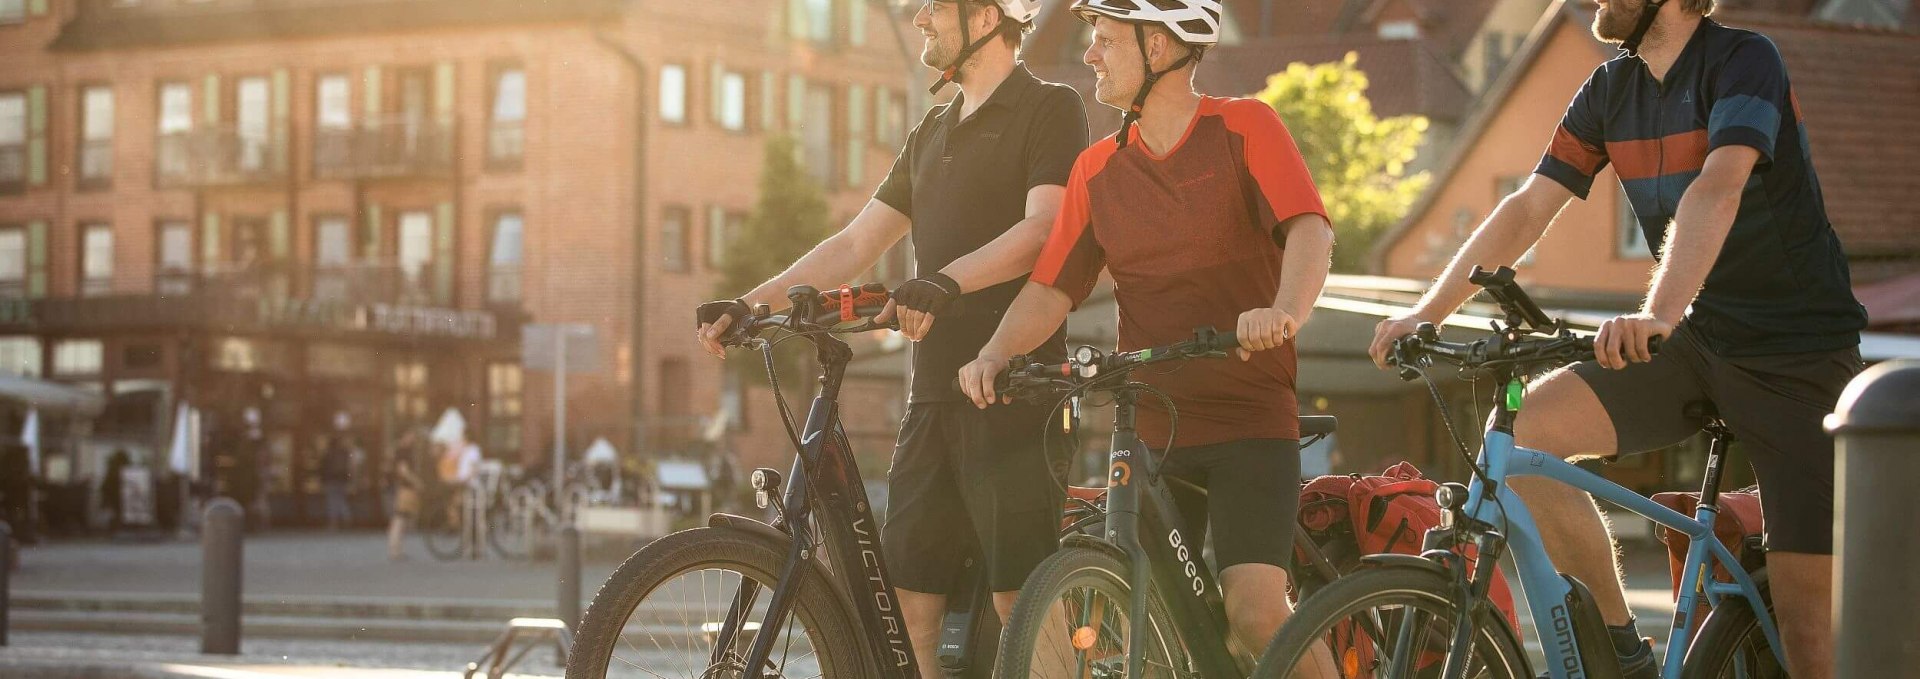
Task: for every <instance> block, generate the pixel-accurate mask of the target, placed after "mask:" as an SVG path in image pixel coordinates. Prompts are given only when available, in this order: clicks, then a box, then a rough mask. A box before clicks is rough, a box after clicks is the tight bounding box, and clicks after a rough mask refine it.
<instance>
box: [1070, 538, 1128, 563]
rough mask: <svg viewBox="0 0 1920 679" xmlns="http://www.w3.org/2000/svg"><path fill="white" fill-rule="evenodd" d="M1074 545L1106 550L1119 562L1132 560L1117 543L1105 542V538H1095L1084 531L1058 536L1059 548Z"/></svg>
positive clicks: (1073, 546)
mask: <svg viewBox="0 0 1920 679" xmlns="http://www.w3.org/2000/svg"><path fill="white" fill-rule="evenodd" d="M1075 547H1078V548H1081V549H1094V550H1099V551H1102V552H1106V553H1107V554H1108V555H1110V556H1112V557H1113V558H1115V559H1118V560H1119V561H1120V563H1132V562H1133V560H1132V559H1131V558H1129V557H1128V556H1127V552H1126V550H1123V549H1120V546H1119V545H1116V544H1113V543H1111V542H1107V541H1106V540H1102V539H1100V538H1096V537H1093V536H1091V535H1087V534H1084V533H1074V534H1071V535H1068V536H1066V537H1063V538H1060V549H1063V550H1064V549H1071V548H1075Z"/></svg>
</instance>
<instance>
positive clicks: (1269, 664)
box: [1252, 567, 1533, 679]
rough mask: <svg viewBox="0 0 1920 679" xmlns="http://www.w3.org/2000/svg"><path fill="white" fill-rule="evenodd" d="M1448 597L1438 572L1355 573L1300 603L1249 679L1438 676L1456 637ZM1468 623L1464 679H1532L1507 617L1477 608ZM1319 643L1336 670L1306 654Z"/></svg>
mask: <svg viewBox="0 0 1920 679" xmlns="http://www.w3.org/2000/svg"><path fill="white" fill-rule="evenodd" d="M1452 598H1453V586H1452V584H1451V583H1449V582H1448V580H1447V578H1446V576H1445V575H1443V574H1441V573H1436V572H1433V571H1429V570H1426V569H1423V568H1413V567H1401V568H1393V567H1382V568H1366V569H1362V570H1359V571H1355V572H1353V573H1351V574H1349V575H1346V576H1343V577H1341V578H1340V579H1338V580H1335V581H1333V583H1332V584H1330V585H1327V586H1326V587H1325V588H1324V589H1321V590H1320V591H1319V592H1317V593H1315V594H1314V595H1313V596H1310V597H1308V598H1307V600H1306V601H1303V602H1301V604H1300V606H1299V607H1298V608H1296V609H1295V610H1294V612H1293V617H1292V618H1290V619H1288V620H1287V623H1286V624H1285V625H1283V626H1281V628H1280V634H1279V635H1277V636H1275V637H1274V639H1273V642H1272V643H1270V644H1268V645H1267V650H1266V653H1264V654H1262V655H1261V656H1260V664H1259V665H1258V666H1257V667H1255V668H1254V671H1253V678H1252V679H1289V678H1292V677H1328V676H1339V677H1341V678H1342V679H1355V678H1356V677H1369V678H1373V679H1386V678H1391V679H1415V678H1417V679H1425V678H1427V677H1438V676H1440V670H1441V668H1442V666H1443V665H1444V662H1445V660H1446V654H1447V650H1448V646H1449V644H1450V640H1451V639H1452V637H1453V632H1454V620H1455V610H1457V609H1456V608H1455V606H1454V603H1453V601H1452ZM1473 619H1474V630H1473V636H1472V637H1471V639H1472V645H1471V646H1470V647H1469V649H1468V650H1469V653H1470V656H1469V657H1468V658H1467V659H1466V668H1467V672H1466V676H1467V677H1468V678H1469V679H1532V677H1533V675H1532V673H1531V672H1529V671H1528V669H1527V660H1526V652H1525V651H1524V650H1523V649H1522V648H1521V646H1520V643H1519V640H1518V639H1517V637H1515V635H1514V633H1513V630H1512V628H1510V627H1508V626H1507V620H1506V618H1505V617H1503V616H1501V615H1500V614H1499V613H1497V612H1495V611H1494V609H1493V607H1491V606H1488V605H1484V604H1482V605H1481V606H1480V607H1479V609H1478V610H1477V611H1475V613H1474V616H1473ZM1317 644H1325V645H1326V647H1327V648H1328V649H1330V650H1331V651H1332V657H1333V658H1334V663H1335V664H1336V665H1337V667H1334V668H1322V667H1317V666H1315V665H1316V663H1315V662H1314V661H1313V660H1312V657H1313V656H1312V655H1310V651H1312V650H1313V649H1314V647H1315V645H1317ZM1327 670H1333V672H1328V671H1327Z"/></svg>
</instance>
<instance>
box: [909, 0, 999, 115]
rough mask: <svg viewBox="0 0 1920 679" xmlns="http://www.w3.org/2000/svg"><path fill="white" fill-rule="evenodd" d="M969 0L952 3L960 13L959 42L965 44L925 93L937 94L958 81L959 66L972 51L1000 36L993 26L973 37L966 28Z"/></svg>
mask: <svg viewBox="0 0 1920 679" xmlns="http://www.w3.org/2000/svg"><path fill="white" fill-rule="evenodd" d="M969 1H970V0H960V2H957V3H954V5H955V11H958V12H959V13H960V42H961V43H962V44H964V45H966V46H965V47H962V48H960V53H959V54H956V55H954V56H953V63H952V64H951V65H948V66H947V67H946V68H945V69H942V70H941V71H940V79H939V80H935V81H933V86H932V87H929V88H927V94H939V93H940V89H941V88H944V87H946V86H947V83H957V82H960V66H961V65H962V64H965V63H967V60H968V59H972V58H973V53H974V52H978V51H980V48H982V47H986V46H987V42H988V41H991V40H993V39H994V38H997V37H1000V30H999V29H998V28H995V29H994V30H991V31H987V34H986V35H985V36H982V37H981V38H980V39H979V40H974V39H973V36H972V31H971V30H969V29H968V28H967V2H969ZM1003 20H1004V17H1003Z"/></svg>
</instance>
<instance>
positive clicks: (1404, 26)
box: [1379, 20, 1420, 40]
mask: <svg viewBox="0 0 1920 679" xmlns="http://www.w3.org/2000/svg"><path fill="white" fill-rule="evenodd" d="M1379 30H1380V39H1381V40H1417V39H1419V38H1420V24H1417V23H1414V22H1412V21H1406V20H1402V21H1388V22H1386V23H1383V24H1380V29H1379Z"/></svg>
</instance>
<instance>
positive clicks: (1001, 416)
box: [880, 402, 1069, 594]
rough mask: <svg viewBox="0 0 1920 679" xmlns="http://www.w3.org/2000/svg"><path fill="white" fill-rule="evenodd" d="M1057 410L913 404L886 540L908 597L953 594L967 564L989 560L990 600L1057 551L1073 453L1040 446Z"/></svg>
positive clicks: (898, 451)
mask: <svg viewBox="0 0 1920 679" xmlns="http://www.w3.org/2000/svg"><path fill="white" fill-rule="evenodd" d="M1052 414H1053V409H1052V408H1050V407H1046V406H1036V405H1028V404H1013V405H994V406H991V407H988V408H986V409H985V410H982V409H979V408H976V407H974V405H973V404H972V403H967V402H942V403H913V404H910V405H908V406H907V416H906V418H905V419H904V420H902V421H901V426H900V442H899V444H898V445H896V446H895V447H894V449H893V469H892V470H891V471H890V472H888V474H887V522H886V525H885V526H883V527H881V531H880V539H881V545H882V549H883V551H884V552H885V553H886V555H887V570H888V571H889V573H890V574H891V575H892V576H893V581H894V584H895V585H896V586H898V587H899V588H901V589H905V590H909V591H914V592H925V593H928V594H946V593H948V591H949V590H951V589H952V588H953V587H954V584H955V583H954V580H955V578H956V577H957V576H958V572H959V570H960V567H961V564H962V562H963V561H964V560H965V559H967V558H968V557H969V556H971V555H973V554H975V553H976V552H977V553H978V554H979V555H980V556H981V557H982V558H983V559H984V561H983V563H984V564H985V565H986V569H987V574H988V580H989V584H990V585H992V587H993V591H996V592H1011V591H1015V590H1018V589H1020V585H1021V584H1023V583H1025V582H1026V580H1027V574H1028V573H1029V572H1032V571H1033V568H1034V567H1035V566H1038V565H1040V561H1041V560H1042V559H1045V558H1047V556H1048V555H1051V554H1053V552H1054V551H1055V550H1057V549H1058V548H1059V546H1060V514H1061V510H1062V507H1063V506H1064V505H1065V502H1066V497H1065V495H1064V489H1065V485H1064V483H1065V478H1066V474H1067V461H1068V457H1069V451H1068V450H1067V446H1066V444H1065V442H1064V441H1063V440H1061V438H1060V437H1058V436H1055V437H1053V445H1052V446H1042V445H1041V440H1042V435H1043V433H1044V431H1045V427H1046V426H1047V425H1048V422H1049V420H1050V416H1051V415H1052Z"/></svg>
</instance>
